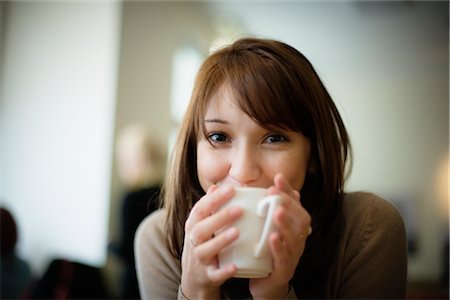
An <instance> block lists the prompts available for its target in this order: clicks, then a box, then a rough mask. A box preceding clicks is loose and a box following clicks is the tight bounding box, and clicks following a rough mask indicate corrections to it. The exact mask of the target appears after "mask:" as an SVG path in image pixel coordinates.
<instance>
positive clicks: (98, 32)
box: [0, 1, 121, 273]
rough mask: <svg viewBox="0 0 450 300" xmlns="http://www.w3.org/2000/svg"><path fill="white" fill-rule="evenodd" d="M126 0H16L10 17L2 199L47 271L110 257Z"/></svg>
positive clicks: (38, 267)
mask: <svg viewBox="0 0 450 300" xmlns="http://www.w3.org/2000/svg"><path fill="white" fill-rule="evenodd" d="M120 9H121V5H120V4H119V3H118V2H92V3H88V2H19V1H18V2H15V1H13V2H9V3H4V7H3V12H2V13H3V16H2V17H4V19H3V20H2V23H3V26H4V27H3V29H4V36H3V37H2V41H3V44H2V48H1V51H2V67H1V87H0V93H1V94H0V100H1V102H0V111H1V115H0V119H1V124H0V125H1V148H0V151H1V152H0V153H1V154H0V155H1V161H0V172H1V173H0V178H1V185H0V201H1V202H0V204H1V205H4V206H6V207H8V208H9V209H10V210H11V211H12V213H13V214H14V215H15V217H16V218H17V222H18V226H19V230H20V232H19V234H20V236H19V245H18V246H19V249H18V250H19V254H20V255H21V256H22V257H24V258H25V259H27V260H28V261H29V262H30V263H32V267H33V269H34V271H35V272H36V273H40V272H42V271H43V269H44V268H46V267H47V264H48V262H49V260H50V259H52V258H53V257H55V256H62V257H65V258H69V259H75V260H79V261H81V262H84V263H87V264H90V265H94V266H100V265H102V264H103V263H104V262H105V258H106V242H107V232H108V228H107V226H108V213H109V197H110V171H111V154H112V150H111V149H112V136H113V128H114V126H113V122H114V109H115V94H116V77H117V64H118V46H119V41H118V38H119V32H120V30H119V29H120Z"/></svg>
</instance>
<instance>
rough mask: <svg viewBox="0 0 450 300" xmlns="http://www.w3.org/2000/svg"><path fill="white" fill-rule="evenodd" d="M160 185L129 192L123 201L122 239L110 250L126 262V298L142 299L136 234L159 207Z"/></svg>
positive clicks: (124, 279) (122, 295) (124, 282)
mask: <svg viewBox="0 0 450 300" xmlns="http://www.w3.org/2000/svg"><path fill="white" fill-rule="evenodd" d="M159 195H160V188H159V185H156V186H154V187H150V188H144V189H140V190H137V191H132V192H129V193H127V194H126V195H125V197H124V199H123V203H122V216H121V218H122V221H121V232H120V235H121V240H120V241H119V243H117V244H114V243H113V244H111V245H110V250H111V251H112V252H113V253H114V254H116V255H117V256H119V257H120V259H121V260H122V261H123V262H124V264H125V270H124V274H123V277H122V294H121V297H123V298H124V299H140V295H139V286H138V281H137V275H136V269H135V265H134V264H135V261H134V235H135V233H136V229H137V228H138V226H139V224H140V223H141V222H142V220H143V219H144V218H145V217H146V216H148V215H149V214H150V213H152V212H153V211H155V210H156V209H157V208H158V207H159Z"/></svg>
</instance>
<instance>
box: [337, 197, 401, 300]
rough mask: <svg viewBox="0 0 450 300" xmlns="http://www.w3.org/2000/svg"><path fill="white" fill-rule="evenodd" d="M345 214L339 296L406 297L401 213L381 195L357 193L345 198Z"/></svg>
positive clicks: (338, 277)
mask: <svg viewBox="0 0 450 300" xmlns="http://www.w3.org/2000/svg"><path fill="white" fill-rule="evenodd" d="M343 212H344V218H345V221H344V222H345V225H344V231H343V236H342V240H341V243H340V247H339V249H340V251H339V253H340V254H339V255H338V256H337V257H338V258H337V260H336V267H337V269H336V270H337V272H336V274H335V276H336V279H337V280H336V281H337V282H336V289H337V290H335V291H336V293H335V295H339V297H341V298H402V297H404V292H405V286H406V262H407V252H406V233H405V226H404V222H403V218H402V216H401V214H400V213H399V210H398V209H397V208H396V207H395V205H394V204H392V203H391V202H389V201H387V200H385V199H383V198H382V197H380V196H378V195H375V194H372V193H366V192H354V193H348V194H346V195H345V197H344V200H343ZM380 287H384V288H380ZM336 297H338V296H336Z"/></svg>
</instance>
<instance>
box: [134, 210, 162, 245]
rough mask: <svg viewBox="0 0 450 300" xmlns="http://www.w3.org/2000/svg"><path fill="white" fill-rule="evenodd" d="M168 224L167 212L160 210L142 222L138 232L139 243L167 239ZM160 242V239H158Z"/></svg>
mask: <svg viewBox="0 0 450 300" xmlns="http://www.w3.org/2000/svg"><path fill="white" fill-rule="evenodd" d="M165 224H166V211H165V210H163V209H158V210H156V211H154V212H153V213H151V214H150V215H148V216H147V217H146V218H145V219H144V220H142V222H141V224H140V225H139V227H138V229H137V231H136V240H137V242H144V241H145V240H152V241H155V239H158V238H165V235H164V227H165ZM158 240H159V239H158Z"/></svg>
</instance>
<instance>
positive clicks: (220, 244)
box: [194, 227, 239, 264]
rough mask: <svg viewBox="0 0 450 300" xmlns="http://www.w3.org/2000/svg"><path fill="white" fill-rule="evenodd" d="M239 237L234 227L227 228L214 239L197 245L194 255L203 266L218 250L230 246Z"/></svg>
mask: <svg viewBox="0 0 450 300" xmlns="http://www.w3.org/2000/svg"><path fill="white" fill-rule="evenodd" d="M238 237H239V231H238V230H237V229H236V228H235V227H231V228H228V229H227V230H225V231H224V232H221V233H220V234H218V235H217V236H215V237H214V238H212V239H210V240H208V241H206V242H204V243H203V244H200V245H198V246H197V247H195V249H194V254H195V256H196V257H197V258H198V260H200V261H201V262H202V263H204V264H209V263H210V261H211V259H213V258H215V257H216V256H217V255H218V253H219V252H220V250H222V249H223V248H224V247H226V246H227V245H229V244H231V243H232V242H233V241H235V240H236V239H237V238H238Z"/></svg>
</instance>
